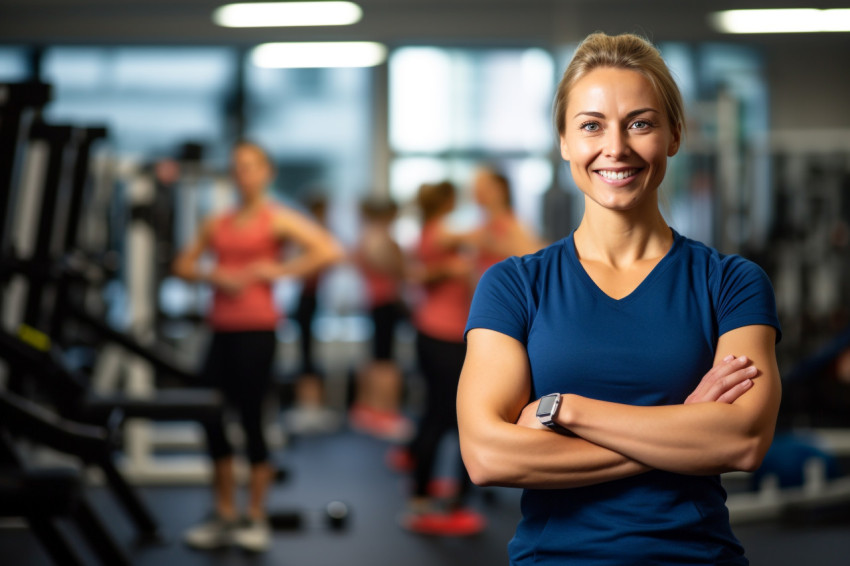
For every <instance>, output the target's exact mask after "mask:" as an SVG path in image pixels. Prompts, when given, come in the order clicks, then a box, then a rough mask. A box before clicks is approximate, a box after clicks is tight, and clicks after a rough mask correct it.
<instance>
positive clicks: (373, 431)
mask: <svg viewBox="0 0 850 566" xmlns="http://www.w3.org/2000/svg"><path fill="white" fill-rule="evenodd" d="M348 422H349V424H350V425H351V428H353V429H354V430H356V431H358V432H362V433H364V434H368V435H371V436H374V437H376V438H380V439H381V440H389V441H391V442H407V441H408V440H410V439H411V438H412V437H413V433H414V427H413V423H412V422H411V421H410V419H408V418H406V417H404V416H403V415H401V414H400V413H397V412H393V411H381V410H378V409H374V408H372V407H367V406H365V405H359V404H357V405H353V406H352V407H351V409H349V412H348Z"/></svg>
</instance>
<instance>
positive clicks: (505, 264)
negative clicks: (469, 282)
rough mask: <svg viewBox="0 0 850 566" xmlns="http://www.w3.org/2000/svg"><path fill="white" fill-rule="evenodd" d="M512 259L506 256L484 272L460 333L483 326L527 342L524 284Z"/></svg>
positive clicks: (526, 298) (525, 292) (526, 299)
mask: <svg viewBox="0 0 850 566" xmlns="http://www.w3.org/2000/svg"><path fill="white" fill-rule="evenodd" d="M516 261H517V258H510V259H506V260H504V261H501V262H499V263H497V264H495V265H493V266H492V267H490V268H489V269H488V270H487V271H485V272H484V275H483V276H482V277H481V280H480V281H479V282H478V286H477V287H476V289H475V295H474V296H473V298H472V306H471V307H470V309H469V319H468V320H467V323H466V331H465V332H464V336H466V333H467V332H469V331H470V330H472V329H473V328H486V329H488V330H495V331H496V332H500V333H502V334H506V335H508V336H510V337H512V338H515V339H516V340H519V341H520V342H522V343H523V344H526V343H527V340H528V327H529V309H528V296H529V293H528V285H527V282H526V281H525V279H524V278H523V277H522V274H521V272H520V270H519V269H518V266H517V264H516Z"/></svg>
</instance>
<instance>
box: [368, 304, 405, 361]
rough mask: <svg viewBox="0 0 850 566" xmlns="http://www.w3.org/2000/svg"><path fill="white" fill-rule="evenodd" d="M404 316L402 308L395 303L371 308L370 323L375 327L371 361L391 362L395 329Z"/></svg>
mask: <svg viewBox="0 0 850 566" xmlns="http://www.w3.org/2000/svg"><path fill="white" fill-rule="evenodd" d="M403 314H404V307H403V306H402V305H401V304H399V303H397V302H392V303H385V304H383V305H378V306H376V307H372V310H371V315H372V323H373V324H374V326H375V332H374V336H373V338H372V359H374V360H382V361H391V360H393V349H394V348H393V347H394V346H395V327H396V325H397V324H398V321H399V320H401V318H402V316H403Z"/></svg>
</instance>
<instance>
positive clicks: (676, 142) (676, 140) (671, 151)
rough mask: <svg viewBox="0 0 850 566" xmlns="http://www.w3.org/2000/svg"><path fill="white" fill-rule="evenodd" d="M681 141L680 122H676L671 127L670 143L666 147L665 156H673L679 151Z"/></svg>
mask: <svg viewBox="0 0 850 566" xmlns="http://www.w3.org/2000/svg"><path fill="white" fill-rule="evenodd" d="M681 143H682V124H676V127H675V128H673V137H672V138H671V140H670V145H669V146H668V147H667V157H673V156H674V155H676V154H677V153H678V152H679V147H680V146H681Z"/></svg>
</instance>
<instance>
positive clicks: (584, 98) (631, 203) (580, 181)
mask: <svg viewBox="0 0 850 566" xmlns="http://www.w3.org/2000/svg"><path fill="white" fill-rule="evenodd" d="M568 94H569V98H568V102H567V109H566V113H565V117H564V120H565V132H564V135H563V136H562V137H561V156H562V157H563V158H564V159H565V160H567V161H569V162H570V171H571V172H572V175H573V179H574V180H575V182H576V184H577V185H578V187H579V189H581V191H582V192H583V193H584V194H585V196H586V198H588V199H590V200H591V201H593V202H595V203H596V204H598V205H599V206H601V207H603V208H606V209H610V210H615V211H627V210H635V209H638V208H640V207H641V206H642V205H645V206H653V207H656V208H657V206H658V205H657V202H658V201H657V191H656V190H657V189H658V186H659V185H660V184H661V180H662V179H663V178H664V173H665V172H666V170H667V158H668V157H672V156H673V155H675V154H676V152H677V151H678V150H679V140H680V132H679V131H678V129H677V130H676V131H674V130H673V129H672V128H671V126H670V120H669V118H668V117H667V115H666V114H665V112H664V108H663V106H662V104H661V101H660V100H659V98H658V96H657V95H656V94H655V91H654V90H653V88H652V85H651V84H650V82H649V80H647V78H646V77H644V76H643V75H642V74H640V73H638V72H637V71H630V70H626V69H615V68H599V69H596V70H594V71H591V72H590V73H588V74H587V75H586V76H584V77H583V78H581V79H580V80H579V81H577V82H576V84H575V85H574V86H573V88H572V89H571V90H570V91H569V93H568Z"/></svg>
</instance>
